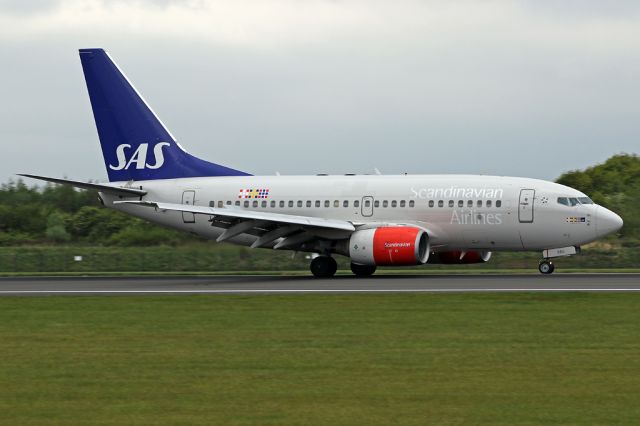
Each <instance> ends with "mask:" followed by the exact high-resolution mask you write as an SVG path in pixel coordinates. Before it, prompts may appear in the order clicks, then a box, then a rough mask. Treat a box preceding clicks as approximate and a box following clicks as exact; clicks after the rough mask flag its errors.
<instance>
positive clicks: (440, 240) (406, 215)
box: [102, 175, 611, 251]
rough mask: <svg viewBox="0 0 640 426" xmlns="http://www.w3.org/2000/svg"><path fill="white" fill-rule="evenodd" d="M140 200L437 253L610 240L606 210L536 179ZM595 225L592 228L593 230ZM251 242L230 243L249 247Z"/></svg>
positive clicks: (238, 189) (176, 186)
mask: <svg viewBox="0 0 640 426" xmlns="http://www.w3.org/2000/svg"><path fill="white" fill-rule="evenodd" d="M134 187H135V188H141V189H143V190H145V191H147V195H145V196H144V197H142V200H145V199H151V200H156V201H162V202H167V203H175V204H192V205H195V206H210V207H216V208H225V209H245V210H253V211H265V212H272V213H282V214H289V215H299V216H309V217H322V218H326V219H339V220H344V221H349V222H351V223H353V224H354V225H355V226H356V227H357V228H358V229H361V228H367V227H372V226H381V225H383V224H386V225H402V224H414V225H419V226H421V227H423V228H424V229H425V230H427V231H428V233H429V239H430V243H431V248H432V250H434V251H440V250H454V249H462V250H472V249H477V250H491V251H498V250H543V249H549V248H555V247H566V246H580V245H582V244H585V243H588V242H591V241H593V240H595V239H597V238H599V237H600V236H602V235H605V234H607V233H608V232H610V231H611V229H610V228H611V224H609V223H608V222H607V221H608V220H609V214H610V213H611V212H609V211H608V210H607V209H605V208H603V207H600V206H598V205H596V204H592V203H575V205H571V203H570V202H567V203H566V204H561V203H559V202H558V199H559V198H561V199H567V200H569V199H582V200H583V201H584V200H588V198H587V196H586V195H585V194H582V193H581V192H579V191H576V190H575V189H572V188H569V187H566V186H563V185H559V184H556V183H552V182H547V181H543V180H538V179H528V178H517V177H502V176H476V175H387V176H384V175H382V176H380V175H346V176H324V175H321V176H246V177H245V176H242V177H235V176H234V177H215V178H183V179H169V180H161V181H160V180H153V181H141V182H135V186H134ZM102 198H103V200H104V201H105V205H107V206H109V207H112V208H115V209H118V210H122V211H124V212H126V213H129V214H132V215H135V216H138V217H141V218H143V219H145V220H149V221H151V222H154V223H158V224H162V225H165V226H169V227H172V228H175V229H179V230H182V231H186V232H190V233H193V234H197V235H199V236H202V237H205V238H209V239H215V238H217V237H219V236H220V235H221V234H222V232H224V230H225V229H224V228H222V227H216V226H212V224H211V223H210V221H209V220H208V218H207V216H205V215H197V214H196V215H194V214H192V213H188V212H175V211H165V212H163V211H156V210H152V209H148V208H145V207H141V206H136V205H122V204H115V205H114V204H112V203H111V201H117V200H119V198H118V197H114V196H109V195H107V194H102ZM599 219H600V222H601V223H600V228H599V226H598V225H599V223H598V220H599ZM255 239H256V237H254V236H252V235H249V234H242V235H238V236H236V237H234V238H232V239H230V240H229V242H233V243H236V244H241V245H250V244H252V243H253V242H254V241H255Z"/></svg>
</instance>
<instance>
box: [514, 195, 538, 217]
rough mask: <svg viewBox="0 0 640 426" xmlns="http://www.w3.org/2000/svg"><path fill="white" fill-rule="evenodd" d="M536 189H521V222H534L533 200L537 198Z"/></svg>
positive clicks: (519, 206)
mask: <svg viewBox="0 0 640 426" xmlns="http://www.w3.org/2000/svg"><path fill="white" fill-rule="evenodd" d="M535 195H536V191H535V189H521V190H520V202H519V203H518V220H519V221H520V223H532V222H533V200H535Z"/></svg>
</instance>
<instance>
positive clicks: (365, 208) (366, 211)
mask: <svg viewBox="0 0 640 426" xmlns="http://www.w3.org/2000/svg"><path fill="white" fill-rule="evenodd" d="M362 216H364V217H371V216H373V197H371V196H366V197H362Z"/></svg>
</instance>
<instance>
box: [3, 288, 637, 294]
mask: <svg viewBox="0 0 640 426" xmlns="http://www.w3.org/2000/svg"><path fill="white" fill-rule="evenodd" d="M576 291H586V292H616V291H617V292H640V288H517V289H512V288H482V289H473V288H446V289H445V288H437V289H408V288H400V289H271V290H269V289H265V290H257V289H247V290H241V289H237V290H1V291H0V295H2V294H7V295H12V294H15V295H18V294H241V293H242V294H251V293H255V294H268V293H274V294H278V293H493V292H501V293H523V292H576Z"/></svg>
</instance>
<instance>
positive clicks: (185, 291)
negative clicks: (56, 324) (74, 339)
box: [0, 274, 640, 296]
mask: <svg viewBox="0 0 640 426" xmlns="http://www.w3.org/2000/svg"><path fill="white" fill-rule="evenodd" d="M530 291H543V292H557V291H588V292H614V291H615V292H640V274H555V275H551V276H543V275H503V274H499V275H380V276H373V277H371V278H354V277H352V276H337V277H335V278H332V279H316V278H313V277H306V276H170V277H70V278H69V277H42V278H29V277H24V278H23V277H20V278H0V296H38V295H42V296H45V295H50V296H53V295H119V294H120V295H124V294H134V295H153V294H172V295H193V294H260V295H267V294H287V293H291V294H306V293H334V294H337V293H457V292H530Z"/></svg>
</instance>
